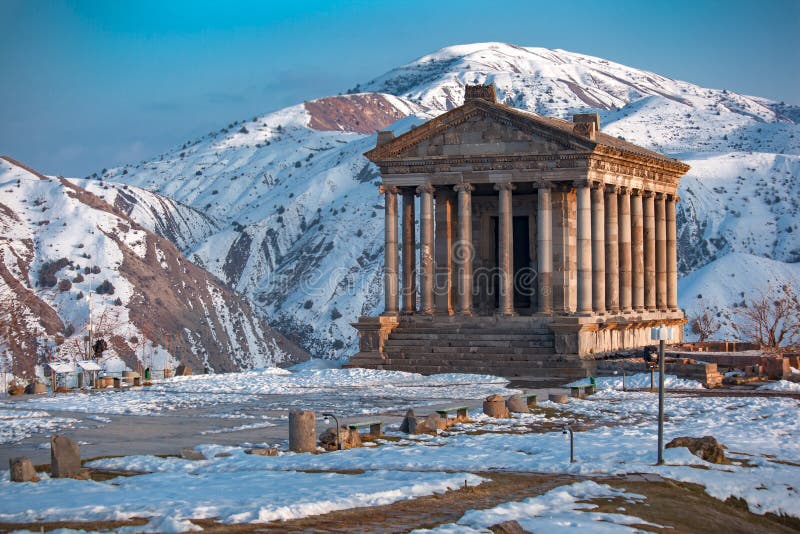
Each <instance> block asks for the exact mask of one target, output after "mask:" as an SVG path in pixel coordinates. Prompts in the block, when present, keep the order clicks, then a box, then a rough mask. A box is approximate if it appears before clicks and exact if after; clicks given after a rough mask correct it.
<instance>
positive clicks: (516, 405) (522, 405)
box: [506, 395, 531, 413]
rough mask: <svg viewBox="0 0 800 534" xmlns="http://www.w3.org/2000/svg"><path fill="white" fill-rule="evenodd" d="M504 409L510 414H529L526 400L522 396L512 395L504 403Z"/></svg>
mask: <svg viewBox="0 0 800 534" xmlns="http://www.w3.org/2000/svg"><path fill="white" fill-rule="evenodd" d="M506 407H507V408H508V411H509V412H511V413H531V411H530V409H529V408H528V400H527V399H526V398H525V397H523V396H522V395H512V396H510V397H509V398H508V400H507V401H506Z"/></svg>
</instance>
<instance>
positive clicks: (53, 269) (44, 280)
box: [38, 258, 69, 287]
mask: <svg viewBox="0 0 800 534" xmlns="http://www.w3.org/2000/svg"><path fill="white" fill-rule="evenodd" d="M67 265H69V260H68V259H67V258H59V259H57V260H55V261H48V262H46V263H44V264H43V265H42V267H41V268H40V269H39V281H38V285H39V287H53V286H54V285H56V283H57V282H58V279H56V273H57V272H58V271H60V270H61V269H63V268H64V267H66V266H67Z"/></svg>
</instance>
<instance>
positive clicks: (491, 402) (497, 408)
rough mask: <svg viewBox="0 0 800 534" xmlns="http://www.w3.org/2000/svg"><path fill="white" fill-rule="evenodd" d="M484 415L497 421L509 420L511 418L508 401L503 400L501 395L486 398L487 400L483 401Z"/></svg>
mask: <svg viewBox="0 0 800 534" xmlns="http://www.w3.org/2000/svg"><path fill="white" fill-rule="evenodd" d="M483 413H485V414H486V415H488V416H489V417H495V418H497V419H508V417H509V414H508V408H507V407H506V401H504V400H503V397H502V396H501V395H489V396H488V397H486V400H485V401H483Z"/></svg>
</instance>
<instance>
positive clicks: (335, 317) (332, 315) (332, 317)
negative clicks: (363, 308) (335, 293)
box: [331, 306, 342, 321]
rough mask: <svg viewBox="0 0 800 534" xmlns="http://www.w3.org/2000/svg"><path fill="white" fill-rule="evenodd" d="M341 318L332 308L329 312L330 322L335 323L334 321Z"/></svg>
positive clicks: (336, 310)
mask: <svg viewBox="0 0 800 534" xmlns="http://www.w3.org/2000/svg"><path fill="white" fill-rule="evenodd" d="M341 316H342V314H341V313H340V312H339V310H338V309H336V307H335V306H334V308H333V309H332V310H331V320H332V321H335V320H336V319H339V318H340V317H341Z"/></svg>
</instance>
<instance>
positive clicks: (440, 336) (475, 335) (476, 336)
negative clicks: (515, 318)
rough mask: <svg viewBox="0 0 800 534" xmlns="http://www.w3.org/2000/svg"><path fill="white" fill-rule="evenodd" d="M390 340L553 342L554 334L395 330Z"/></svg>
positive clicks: (390, 335)
mask: <svg viewBox="0 0 800 534" xmlns="http://www.w3.org/2000/svg"><path fill="white" fill-rule="evenodd" d="M389 339H427V340H431V341H466V340H475V341H512V340H514V341H552V340H553V335H552V334H523V333H513V334H510V333H505V334H484V333H480V332H469V333H462V334H445V333H441V332H440V333H430V334H428V333H418V332H409V331H405V330H395V331H393V332H392V333H391V334H389Z"/></svg>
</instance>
